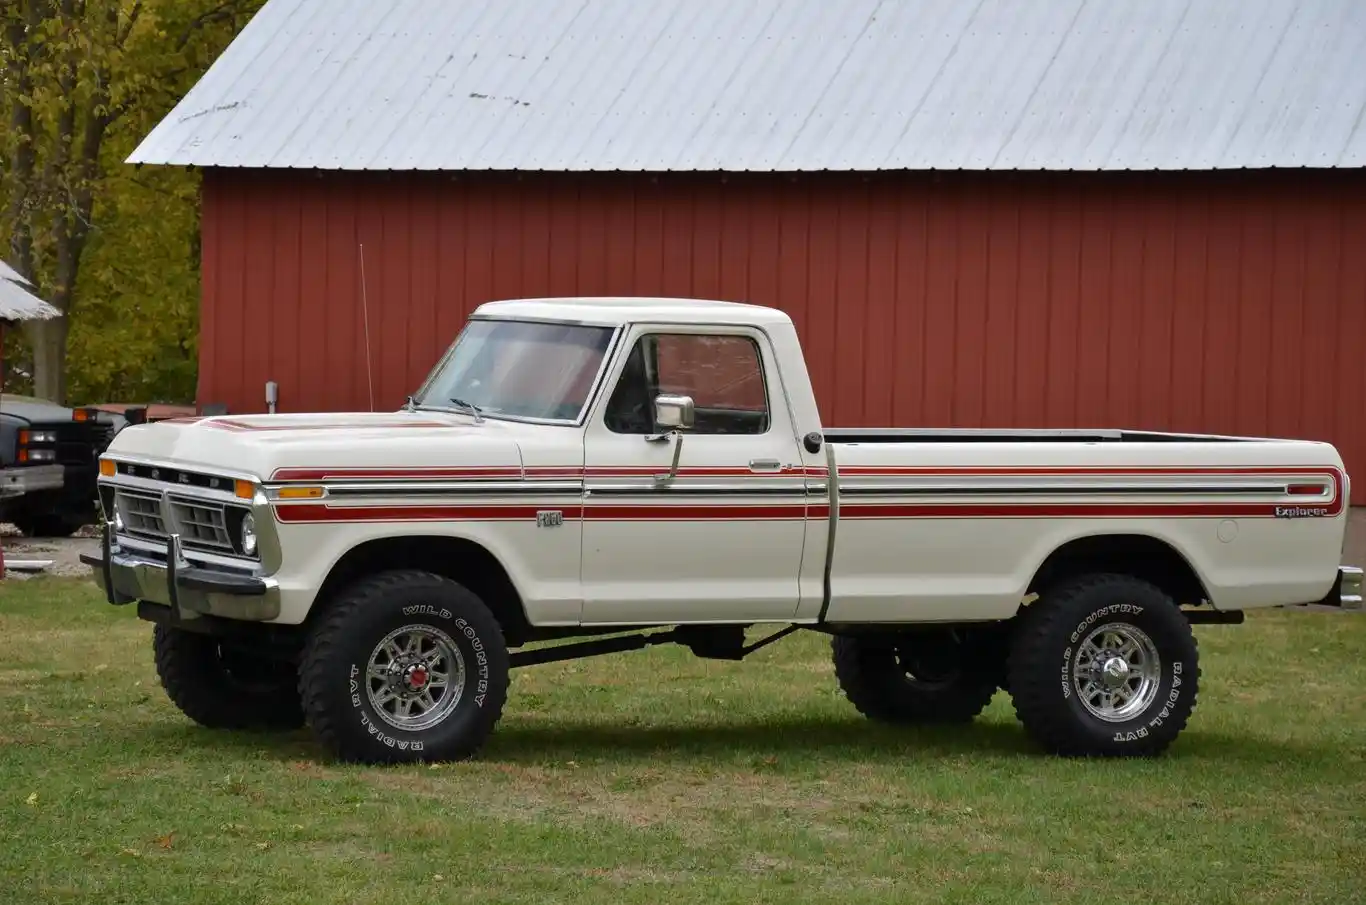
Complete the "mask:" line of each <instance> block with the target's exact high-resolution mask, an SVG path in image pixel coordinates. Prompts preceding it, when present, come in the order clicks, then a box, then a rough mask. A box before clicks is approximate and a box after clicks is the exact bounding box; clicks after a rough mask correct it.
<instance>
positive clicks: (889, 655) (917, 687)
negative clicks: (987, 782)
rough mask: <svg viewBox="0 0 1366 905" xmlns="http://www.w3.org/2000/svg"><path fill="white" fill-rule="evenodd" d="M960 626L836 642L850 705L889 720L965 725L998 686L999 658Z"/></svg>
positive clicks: (837, 669)
mask: <svg viewBox="0 0 1366 905" xmlns="http://www.w3.org/2000/svg"><path fill="white" fill-rule="evenodd" d="M990 646H991V645H989V644H987V643H985V642H984V643H983V644H982V645H976V644H974V643H973V640H972V638H971V636H970V635H968V634H966V633H965V632H963V631H959V630H956V629H944V630H942V631H932V632H924V633H917V634H915V635H910V636H903V637H899V638H895V639H892V638H883V637H877V636H873V637H862V638H861V637H840V636H837V637H836V638H834V640H833V641H832V649H833V656H834V662H835V677H836V679H838V681H839V684H840V688H841V689H842V690H843V691H844V695H845V697H846V698H848V699H849V701H850V703H852V704H853V705H854V707H856V708H857V709H858V711H859V712H860V713H862V714H863V715H864V716H866V717H869V718H870V719H875V720H878V721H881V722H886V723H966V722H969V721H971V720H972V719H973V718H974V717H976V716H977V714H979V713H981V712H982V710H983V708H985V707H986V706H987V704H989V703H991V699H992V697H993V696H994V695H995V694H996V690H997V688H998V687H999V684H998V682H999V670H1000V659H999V657H996V656H993V655H991V654H989V653H988V652H987V651H986V650H984V649H979V648H989V647H990Z"/></svg>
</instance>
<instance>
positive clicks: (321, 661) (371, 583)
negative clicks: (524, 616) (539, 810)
mask: <svg viewBox="0 0 1366 905" xmlns="http://www.w3.org/2000/svg"><path fill="white" fill-rule="evenodd" d="M299 672H300V675H299V689H300V693H301V695H302V697H303V700H304V709H305V711H306V712H307V714H308V722H309V724H310V725H311V726H312V728H313V731H314V733H315V734H316V735H317V736H318V738H319V739H320V740H321V741H322V742H323V744H324V745H326V746H327V747H328V748H329V749H331V750H332V751H333V752H334V753H335V754H336V755H337V756H338V757H339V758H340V759H341V760H344V761H355V762H361V763H403V762H412V761H445V760H462V759H464V758H468V757H471V756H473V755H474V754H475V752H477V751H478V749H479V748H480V747H481V746H482V745H483V743H484V741H485V740H486V739H487V738H488V736H489V735H490V734H491V733H492V731H493V727H494V725H495V724H496V723H497V722H498V719H499V717H500V716H501V715H502V711H503V704H504V702H505V701H506V699H507V689H508V654H507V648H506V646H505V644H504V640H503V633H502V629H501V627H500V626H499V624H498V621H497V620H496V619H495V618H494V616H493V614H492V612H491V611H490V610H489V608H488V607H487V606H485V604H484V603H483V601H482V600H480V599H479V597H477V596H476V595H475V594H473V593H472V592H470V591H469V590H468V589H467V588H465V587H464V586H462V585H460V584H458V583H456V582H454V581H452V580H450V579H448V578H443V577H441V576H438V575H434V574H431V573H428V572H421V571H409V570H404V571H394V572H387V573H384V574H381V575H376V576H372V577H369V578H364V579H361V580H360V581H358V582H357V583H355V584H353V585H351V586H350V587H349V588H347V589H345V590H343V591H342V593H341V595H340V596H339V597H338V598H337V599H336V600H334V601H333V602H332V603H331V605H330V607H329V609H328V612H327V613H326V614H325V615H324V616H323V618H322V619H321V621H320V622H319V624H318V625H317V626H316V627H315V628H314V630H313V631H312V633H311V634H310V636H309V638H308V641H307V644H306V646H305V651H304V658H303V665H302V667H301V668H300V671H299Z"/></svg>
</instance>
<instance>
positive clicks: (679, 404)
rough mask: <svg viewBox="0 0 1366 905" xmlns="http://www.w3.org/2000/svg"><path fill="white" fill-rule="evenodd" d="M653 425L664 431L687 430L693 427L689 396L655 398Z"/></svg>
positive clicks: (660, 396) (691, 406) (691, 405)
mask: <svg viewBox="0 0 1366 905" xmlns="http://www.w3.org/2000/svg"><path fill="white" fill-rule="evenodd" d="M655 424H656V425H658V426H659V427H660V428H661V429H664V430H688V429H689V428H691V427H692V425H693V404H692V397H691V396H669V395H664V394H661V395H659V396H656V397H655Z"/></svg>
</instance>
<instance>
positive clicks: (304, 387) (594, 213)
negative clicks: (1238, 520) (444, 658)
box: [130, 0, 1366, 501]
mask: <svg viewBox="0 0 1366 905" xmlns="http://www.w3.org/2000/svg"><path fill="white" fill-rule="evenodd" d="M1363 60H1366V4H1364V3H1361V2H1359V0H1214V2H1210V0H1009V2H1007V0H984V2H959V0H845V2H839V3H831V2H818V0H754V2H745V3H736V2H732V0H650V2H640V0H462V2H458V3H431V2H425V0H269V2H268V3H266V5H265V7H264V8H263V9H262V10H261V12H260V13H259V14H258V15H257V16H256V17H255V18H254V19H253V20H252V21H251V22H250V23H249V24H248V25H247V27H246V28H245V29H244V30H243V31H242V33H241V34H240V35H239V36H238V38H237V39H236V40H235V41H234V42H233V44H232V45H231V46H230V47H229V48H228V49H227V51H226V52H225V53H224V54H223V55H222V56H221V57H220V58H219V59H218V60H217V61H216V62H215V63H214V65H213V66H212V68H211V69H210V70H209V71H208V73H207V74H206V75H205V76H204V77H203V79H202V80H201V81H200V82H199V83H198V84H197V85H196V86H195V87H194V88H193V89H192V90H191V91H190V93H189V94H188V95H187V96H186V97H185V98H184V99H183V100H182V101H181V102H180V104H178V105H177V106H176V108H175V109H174V110H173V111H172V112H171V113H170V114H169V115H168V116H167V117H166V118H165V120H164V121H162V122H161V123H160V124H159V125H158V126H157V127H156V129H155V130H154V131H153V132H152V133H151V134H150V135H148V136H147V138H146V139H145V141H143V143H142V144H141V145H140V146H139V147H138V148H137V150H136V151H135V152H134V154H133V155H132V157H131V158H130V161H131V162H133V163H136V164H166V165H189V166H195V167H199V168H202V169H203V245H202V247H203V297H202V303H203V308H202V337H201V343H200V349H201V352H200V356H201V358H200V377H199V401H200V402H201V403H225V404H226V405H227V406H228V407H229V408H230V409H231V410H233V411H255V410H263V409H265V407H266V402H265V391H264V387H265V384H266V382H267V381H275V382H276V383H277V385H278V391H279V396H278V399H279V402H278V407H279V410H281V411H297V410H302V409H323V410H333V409H344V408H356V407H359V408H368V407H370V406H372V405H373V406H374V407H377V408H393V407H397V406H398V405H399V404H401V403H402V401H403V398H404V396H405V394H406V393H408V392H409V391H410V390H412V389H414V388H415V386H416V384H417V383H418V381H419V380H420V379H421V377H422V375H423V374H424V372H425V371H426V370H427V369H428V367H429V366H430V365H431V364H432V363H433V362H434V361H435V360H436V358H437V356H438V355H439V354H440V352H441V350H442V349H443V348H444V347H445V346H446V345H447V344H448V343H449V342H450V341H451V340H452V339H453V337H454V336H455V334H456V332H457V331H458V330H459V329H460V326H461V323H462V321H463V319H464V318H465V316H466V315H467V314H468V312H469V311H470V310H471V309H472V308H473V307H475V306H476V305H478V304H479V303H481V302H483V301H486V300H488V299H494V298H504V297H522V296H541V295H565V294H592V295H610V294H647V295H670V296H696V297H707V298H723V299H734V300H745V301H751V302H757V303H762V304H767V305H775V306H777V307H779V308H782V309H785V310H786V311H788V312H790V313H791V315H792V316H793V318H794V319H795V321H796V323H797V326H798V329H799V331H800V335H801V338H802V341H803V343H804V345H805V349H806V353H807V355H808V356H809V360H810V365H811V371H812V375H813V378H814V382H815V388H816V392H817V395H818V398H819V401H820V405H821V409H822V416H823V418H824V419H825V420H826V421H827V422H829V423H832V424H839V425H848V426H860V425H875V424H895V425H903V426H921V425H937V426H967V427H972V426H992V427H1023V426H1038V427H1069V426H1083V427H1095V426H1118V427H1129V428H1141V429H1171V430H1180V431H1210V432H1229V433H1240V434H1253V435H1276V436H1288V437H1304V438H1313V439H1322V440H1329V441H1332V442H1334V443H1336V444H1337V445H1338V446H1339V448H1340V449H1342V451H1343V453H1344V455H1345V456H1346V458H1347V461H1348V465H1349V467H1350V468H1351V469H1352V470H1353V471H1354V472H1356V473H1358V474H1366V418H1363V417H1362V412H1363V403H1362V400H1363V398H1366V367H1364V366H1363V364H1362V360H1361V356H1360V353H1359V351H1358V347H1359V345H1360V344H1361V342H1362V341H1363V338H1366V173H1364V172H1363V169H1362V168H1363V166H1366V78H1363ZM1363 486H1366V485H1363ZM1360 499H1361V497H1360V494H1358V501H1360Z"/></svg>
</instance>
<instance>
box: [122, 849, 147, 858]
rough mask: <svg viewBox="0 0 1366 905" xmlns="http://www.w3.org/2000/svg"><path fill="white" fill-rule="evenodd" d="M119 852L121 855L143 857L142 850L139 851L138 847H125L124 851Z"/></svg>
mask: <svg viewBox="0 0 1366 905" xmlns="http://www.w3.org/2000/svg"><path fill="white" fill-rule="evenodd" d="M119 854H121V855H127V856H128V857H130V858H141V857H142V852H140V851H138V850H137V849H132V848H126V849H124V850H123V851H121V852H119Z"/></svg>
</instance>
